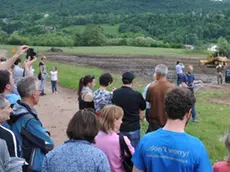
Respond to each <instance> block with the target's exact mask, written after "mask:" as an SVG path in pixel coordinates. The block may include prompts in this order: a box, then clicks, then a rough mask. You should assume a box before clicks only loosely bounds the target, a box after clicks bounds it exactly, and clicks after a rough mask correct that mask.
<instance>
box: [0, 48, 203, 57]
mask: <svg viewBox="0 0 230 172" xmlns="http://www.w3.org/2000/svg"><path fill="white" fill-rule="evenodd" d="M16 47H17V46H12V45H0V49H7V50H9V51H10V52H11V50H12V48H16ZM33 48H34V49H35V51H37V52H40V53H42V52H45V51H48V50H49V49H50V48H51V47H41V46H35V47H33ZM60 48H61V49H62V50H63V51H64V53H73V54H99V55H100V54H102V55H158V56H179V57H181V56H188V57H189V56H190V57H191V56H195V57H197V56H198V57H205V56H207V53H205V52H196V51H193V50H186V49H172V48H147V47H128V46H106V47H60Z"/></svg>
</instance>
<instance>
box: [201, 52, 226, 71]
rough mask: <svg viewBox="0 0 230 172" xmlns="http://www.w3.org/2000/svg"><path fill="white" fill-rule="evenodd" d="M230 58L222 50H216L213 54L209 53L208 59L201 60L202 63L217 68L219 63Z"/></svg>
mask: <svg viewBox="0 0 230 172" xmlns="http://www.w3.org/2000/svg"><path fill="white" fill-rule="evenodd" d="M229 61H230V60H229V59H228V58H227V57H226V56H224V55H223V53H221V52H214V53H213V54H212V55H209V56H208V57H207V59H206V60H200V64H201V65H206V66H207V67H209V68H216V66H217V65H219V64H222V65H223V64H224V63H227V62H229Z"/></svg>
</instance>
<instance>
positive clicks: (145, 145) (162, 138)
mask: <svg viewBox="0 0 230 172" xmlns="http://www.w3.org/2000/svg"><path fill="white" fill-rule="evenodd" d="M164 104H165V111H166V113H167V117H168V120H167V123H166V125H165V126H164V128H162V129H159V130H157V131H155V132H151V133H149V134H147V135H145V136H144V137H143V138H142V139H141V141H140V143H139V144H138V146H137V147H136V151H135V153H134V155H133V157H132V162H133V164H134V169H133V172H144V171H148V172H155V171H157V172H158V171H162V172H167V171H175V172H187V171H193V172H212V165H211V163H210V160H209V157H208V154H207V152H206V149H205V147H204V145H203V143H202V142H201V141H200V140H199V139H198V138H196V137H193V136H191V135H189V134H187V133H186V132H185V131H184V129H185V127H186V125H187V123H188V121H189V118H190V116H191V111H192V107H193V106H194V104H195V97H194V95H193V94H192V92H191V91H189V90H188V89H185V88H180V87H177V88H173V89H171V90H169V92H168V93H167V94H166V96H165V100H164Z"/></svg>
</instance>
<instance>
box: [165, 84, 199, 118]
mask: <svg viewBox="0 0 230 172" xmlns="http://www.w3.org/2000/svg"><path fill="white" fill-rule="evenodd" d="M195 102H196V98H195V96H194V94H193V93H192V91H191V90H189V89H187V88H180V87H176V88H173V89H170V90H169V91H168V92H167V94H166V96H165V99H164V104H165V111H166V113H167V116H168V118H169V119H173V120H175V119H180V120H183V119H184V116H185V114H186V113H188V112H189V110H190V109H192V108H193V106H194V104H195Z"/></svg>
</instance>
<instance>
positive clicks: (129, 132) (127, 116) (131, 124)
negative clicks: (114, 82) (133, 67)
mask: <svg viewBox="0 0 230 172" xmlns="http://www.w3.org/2000/svg"><path fill="white" fill-rule="evenodd" d="M134 79H135V76H134V74H133V73H131V72H125V73H124V74H123V75H122V82H123V86H122V87H121V88H119V89H117V90H115V91H114V93H113V99H112V103H113V104H115V105H117V106H120V107H121V108H122V109H123V110H124V116H123V119H122V121H123V123H122V124H121V128H120V132H121V134H123V135H125V136H127V137H128V138H129V140H130V141H131V144H132V146H133V147H134V148H135V147H136V146H137V144H138V142H139V140H140V119H141V120H143V119H144V113H143V112H142V111H144V110H145V108H146V102H145V100H144V98H143V97H142V95H141V93H139V92H137V91H134V90H133V89H132V87H133V80H134Z"/></svg>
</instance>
